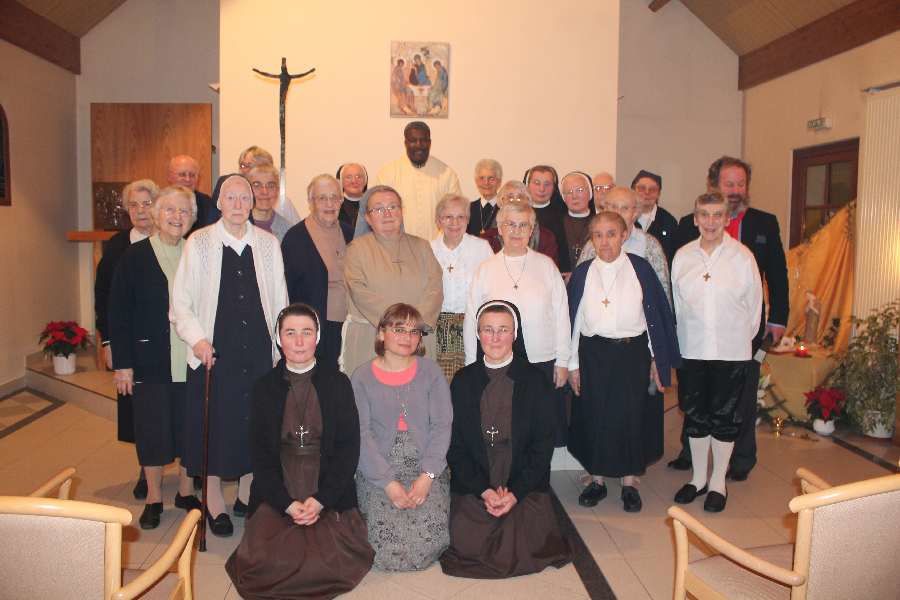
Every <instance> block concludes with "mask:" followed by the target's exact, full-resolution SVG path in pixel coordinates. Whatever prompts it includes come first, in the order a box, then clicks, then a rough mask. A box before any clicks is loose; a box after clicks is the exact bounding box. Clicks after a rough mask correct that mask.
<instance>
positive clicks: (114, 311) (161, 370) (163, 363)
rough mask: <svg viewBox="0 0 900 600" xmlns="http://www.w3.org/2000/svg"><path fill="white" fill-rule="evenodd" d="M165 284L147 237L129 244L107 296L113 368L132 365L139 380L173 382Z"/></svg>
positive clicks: (167, 287) (145, 381)
mask: <svg viewBox="0 0 900 600" xmlns="http://www.w3.org/2000/svg"><path fill="white" fill-rule="evenodd" d="M170 327H171V324H170V323H169V285H168V281H167V280H166V275H165V273H163V271H162V268H161V267H160V266H159V261H158V260H157V259H156V253H154V252H153V246H151V245H150V240H149V239H146V240H141V241H140V242H136V243H134V244H132V245H131V246H129V247H128V248H127V249H126V250H125V253H124V254H123V255H122V259H121V260H120V261H119V265H118V267H116V273H115V276H114V277H113V284H112V290H111V292H110V294H109V336H110V343H111V344H112V347H113V368H115V369H134V380H135V381H136V382H141V383H170V382H171V381H172V358H171V356H172V345H171V342H170V339H169V328H170Z"/></svg>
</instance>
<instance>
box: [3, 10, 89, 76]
mask: <svg viewBox="0 0 900 600" xmlns="http://www.w3.org/2000/svg"><path fill="white" fill-rule="evenodd" d="M0 39H4V40H6V41H7V42H9V43H10V44H15V45H16V46H18V47H19V48H22V49H23V50H26V51H28V52H31V53H32V54H35V55H37V56H40V57H41V58H43V59H44V60H48V61H50V62H52V63H53V64H55V65H59V66H60V67H62V68H64V69H68V70H69V71H71V72H72V73H75V74H76V75H78V74H79V73H81V40H80V39H78V38H77V37H76V36H74V35H72V34H71V33H69V32H68V31H66V30H65V29H63V28H62V27H60V26H58V25H56V24H55V23H53V22H52V21H50V20H48V19H46V18H44V17H42V16H41V15H39V14H37V13H36V12H33V11H31V10H29V9H27V8H25V7H24V6H22V5H21V4H19V3H18V2H15V0H0Z"/></svg>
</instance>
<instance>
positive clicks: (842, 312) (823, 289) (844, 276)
mask: <svg viewBox="0 0 900 600" xmlns="http://www.w3.org/2000/svg"><path fill="white" fill-rule="evenodd" d="M855 206H856V204H855V202H851V203H850V204H848V205H847V206H845V207H844V208H842V209H841V210H840V211H838V212H837V213H836V214H835V215H834V216H833V217H832V218H831V220H830V221H829V222H828V223H827V224H826V225H825V226H824V227H823V228H822V229H820V230H819V231H817V232H816V233H815V234H814V235H813V236H812V238H811V239H810V240H809V241H808V242H805V243H803V244H800V245H799V246H795V247H794V248H791V249H790V250H789V251H788V253H787V268H788V281H789V283H790V307H791V314H790V317H789V318H788V324H787V332H786V334H787V335H790V336H797V335H799V336H801V337H802V336H803V333H804V331H805V328H806V291H807V290H812V292H813V293H814V294H815V295H816V297H817V298H818V299H819V301H820V302H821V303H822V306H821V311H820V313H819V326H818V328H817V335H816V339H815V340H805V341H810V342H811V341H815V342H817V343H821V342H822V338H823V337H824V336H825V334H826V333H827V332H828V329H829V328H830V327H831V321H832V319H835V318H839V319H840V320H841V322H840V326H839V328H838V331H837V335H836V336H835V338H834V348H833V350H835V351H841V350H844V349H845V348H846V347H847V344H848V343H849V342H850V330H851V326H852V323H851V315H852V313H853V211H854V209H855Z"/></svg>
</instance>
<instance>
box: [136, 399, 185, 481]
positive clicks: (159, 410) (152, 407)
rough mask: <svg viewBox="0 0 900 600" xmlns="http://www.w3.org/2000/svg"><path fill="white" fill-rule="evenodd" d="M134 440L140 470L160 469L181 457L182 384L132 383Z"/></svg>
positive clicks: (182, 426)
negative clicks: (143, 468)
mask: <svg viewBox="0 0 900 600" xmlns="http://www.w3.org/2000/svg"><path fill="white" fill-rule="evenodd" d="M132 406H133V407H134V440H135V445H136V446H137V455H138V462H139V463H140V464H141V466H142V467H161V466H163V465H167V464H169V463H170V462H172V461H173V460H175V459H176V458H177V457H179V456H181V448H182V440H183V438H184V410H185V385H184V383H136V384H134V396H133V399H132Z"/></svg>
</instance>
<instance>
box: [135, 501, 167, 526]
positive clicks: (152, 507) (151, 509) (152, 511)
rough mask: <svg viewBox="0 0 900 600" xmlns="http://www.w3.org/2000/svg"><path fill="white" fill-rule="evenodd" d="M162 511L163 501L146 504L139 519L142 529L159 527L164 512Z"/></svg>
mask: <svg viewBox="0 0 900 600" xmlns="http://www.w3.org/2000/svg"><path fill="white" fill-rule="evenodd" d="M162 511H163V507H162V502H154V503H153V504H145V505H144V512H142V513H141V518H140V519H138V522H139V523H140V524H141V529H156V528H157V527H159V515H161V514H162Z"/></svg>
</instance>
